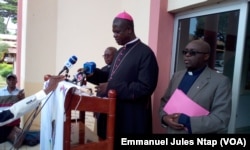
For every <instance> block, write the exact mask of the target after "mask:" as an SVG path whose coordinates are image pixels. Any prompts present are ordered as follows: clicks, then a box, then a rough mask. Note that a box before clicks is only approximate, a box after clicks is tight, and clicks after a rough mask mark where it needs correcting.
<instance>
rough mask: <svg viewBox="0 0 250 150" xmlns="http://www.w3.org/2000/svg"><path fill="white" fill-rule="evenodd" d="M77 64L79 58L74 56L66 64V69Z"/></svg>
mask: <svg viewBox="0 0 250 150" xmlns="http://www.w3.org/2000/svg"><path fill="white" fill-rule="evenodd" d="M76 62H77V57H76V56H72V57H70V58H69V60H68V61H67V62H66V64H65V67H67V68H68V69H69V68H70V67H72V65H74V64H75V63H76Z"/></svg>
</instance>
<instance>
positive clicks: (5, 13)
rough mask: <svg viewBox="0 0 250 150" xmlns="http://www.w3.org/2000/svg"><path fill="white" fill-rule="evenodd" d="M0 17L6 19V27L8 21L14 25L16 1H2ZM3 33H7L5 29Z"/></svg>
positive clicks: (0, 3) (15, 21)
mask: <svg viewBox="0 0 250 150" xmlns="http://www.w3.org/2000/svg"><path fill="white" fill-rule="evenodd" d="M0 16H1V17H4V18H7V19H8V21H7V23H6V26H8V22H9V20H11V21H12V22H13V23H14V24H16V23H17V0H2V2H0ZM4 33H5V34H6V33H7V30H6V29H5V31H4Z"/></svg>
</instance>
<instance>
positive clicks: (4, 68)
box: [0, 63, 13, 78]
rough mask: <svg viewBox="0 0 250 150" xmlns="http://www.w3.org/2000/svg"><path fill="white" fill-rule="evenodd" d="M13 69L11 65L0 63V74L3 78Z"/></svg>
mask: <svg viewBox="0 0 250 150" xmlns="http://www.w3.org/2000/svg"><path fill="white" fill-rule="evenodd" d="M12 71H13V65H10V64H6V63H1V64H0V75H1V76H2V77H4V78H6V76H7V75H8V74H9V73H11V72H12Z"/></svg>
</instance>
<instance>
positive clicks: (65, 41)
mask: <svg viewBox="0 0 250 150" xmlns="http://www.w3.org/2000/svg"><path fill="white" fill-rule="evenodd" d="M23 5H24V6H23V9H24V10H23V14H22V18H23V20H22V29H21V30H22V37H21V38H22V46H21V72H20V74H21V79H22V81H21V82H22V83H23V84H22V85H23V87H24V89H25V94H26V96H29V95H31V94H33V93H35V92H37V91H38V90H40V89H41V88H42V86H43V77H44V75H45V74H52V75H57V74H58V73H59V72H60V70H61V69H62V67H63V65H64V63H65V62H66V61H67V60H68V59H69V58H70V57H71V56H72V55H76V56H77V57H78V61H77V63H76V64H75V65H74V66H73V67H72V69H71V70H70V72H69V75H71V78H70V79H72V76H73V75H74V74H75V73H76V70H77V69H78V68H82V66H83V63H85V62H87V61H94V62H96V64H97V67H102V66H104V65H105V63H104V60H103V57H102V55H103V52H104V50H105V48H106V47H108V46H115V47H117V48H119V47H120V46H118V45H117V44H116V42H115V40H114V39H113V33H112V21H113V19H114V17H115V16H116V15H117V14H118V13H120V12H121V11H124V10H125V11H127V12H129V13H130V14H131V15H132V16H133V18H134V24H135V32H136V34H137V36H138V37H139V38H141V40H142V41H144V42H145V43H148V32H149V11H150V0H137V1H134V0H109V1H100V0H74V1H72V0H63V1H62V0H24V1H23ZM90 87H92V85H90ZM39 127H40V118H39V117H38V118H37V119H36V120H35V121H34V123H33V127H32V128H31V129H34V130H36V129H39Z"/></svg>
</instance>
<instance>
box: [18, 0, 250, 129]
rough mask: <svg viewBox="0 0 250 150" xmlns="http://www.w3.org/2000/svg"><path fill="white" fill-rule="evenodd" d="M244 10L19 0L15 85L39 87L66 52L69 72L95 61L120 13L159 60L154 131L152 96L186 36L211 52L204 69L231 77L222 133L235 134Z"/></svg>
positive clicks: (159, 2)
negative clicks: (74, 61) (73, 61)
mask: <svg viewBox="0 0 250 150" xmlns="http://www.w3.org/2000/svg"><path fill="white" fill-rule="evenodd" d="M138 8H140V9H138ZM248 9H249V1H248V0H188V1H186V0H141V1H134V0H119V1H117V0H110V1H105V2H102V1H97V0H94V1H93V0H91V1H82V0H76V1H74V2H72V1H70V0H65V1H59V0H57V1H56V0H55V1H51V0H44V1H40V0H26V1H21V0H19V12H20V13H19V22H18V51H19V52H21V55H20V57H18V58H17V61H18V68H17V70H18V75H19V76H20V79H21V86H23V87H24V88H25V90H26V89H27V90H26V91H27V95H28V94H32V93H34V92H36V91H37V90H39V89H41V87H42V83H43V81H42V79H43V75H44V74H48V73H50V74H57V72H58V71H59V70H60V69H61V67H62V65H63V63H64V61H66V60H67V59H68V57H70V56H71V55H73V54H74V55H77V56H78V57H79V58H78V60H80V61H82V62H80V63H79V62H77V64H76V65H75V66H74V68H72V70H71V71H70V72H71V73H72V74H73V73H74V72H76V70H77V69H78V68H81V67H82V64H83V63H84V62H87V61H95V62H96V63H97V67H100V66H103V64H104V61H103V60H102V57H101V56H102V53H103V50H104V48H105V47H107V46H110V45H113V46H115V47H117V48H119V46H118V45H117V44H116V43H115V41H114V39H113V37H112V36H113V35H112V29H111V27H112V20H113V18H114V16H115V15H116V14H117V13H119V12H121V11H124V10H126V11H127V12H129V13H130V14H131V15H132V16H133V17H134V20H135V32H136V35H137V36H138V37H139V38H141V40H142V41H143V42H145V43H147V44H148V45H149V46H150V47H151V48H152V49H153V50H154V52H155V55H156V57H157V60H158V63H159V69H160V72H159V73H160V74H159V81H160V82H159V83H158V85H157V88H156V90H155V92H154V95H153V112H152V113H153V118H154V120H153V127H154V129H153V130H154V133H165V130H164V129H163V128H162V127H161V125H160V119H159V115H158V110H159V103H160V98H161V96H162V95H163V94H164V91H165V89H166V88H167V85H168V83H169V80H170V78H171V76H172V75H173V73H174V72H175V71H177V70H180V69H182V68H183V67H184V64H183V63H182V60H181V53H180V52H181V50H182V49H183V48H184V46H185V44H186V43H187V42H188V41H189V40H190V39H191V38H193V37H196V38H205V39H206V40H207V41H209V44H210V45H211V47H212V49H213V52H214V53H213V55H212V57H211V60H210V61H209V66H210V67H212V68H214V69H216V70H217V71H218V72H219V73H223V74H225V75H227V76H228V77H229V78H230V79H231V82H232V85H233V97H232V98H233V106H232V110H233V111H232V114H231V121H230V126H229V133H238V132H241V130H242V129H249V126H250V120H249V119H248V118H250V116H249V115H250V113H249V110H248V107H249V105H250V101H249V99H250V98H249V97H250V88H249V87H250V67H249V66H250V65H249V63H250V62H249V58H250V54H249V51H250V50H249V49H250V47H249V46H250V40H249V34H250V31H249V29H248V26H249V25H248V24H249V17H248V16H249V11H248ZM45 10H46V11H45ZM20 14H22V15H20ZM34 70H35V71H34Z"/></svg>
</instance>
